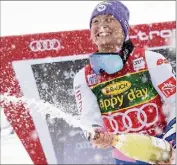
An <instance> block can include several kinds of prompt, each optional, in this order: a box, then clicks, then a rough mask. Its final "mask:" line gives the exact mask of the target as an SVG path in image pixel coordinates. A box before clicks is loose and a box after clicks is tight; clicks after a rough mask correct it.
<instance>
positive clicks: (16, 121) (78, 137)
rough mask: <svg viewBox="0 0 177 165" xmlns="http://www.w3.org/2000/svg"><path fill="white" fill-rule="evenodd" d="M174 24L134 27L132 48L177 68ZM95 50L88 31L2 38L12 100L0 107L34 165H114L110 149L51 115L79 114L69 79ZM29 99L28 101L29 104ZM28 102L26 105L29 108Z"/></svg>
mask: <svg viewBox="0 0 177 165" xmlns="http://www.w3.org/2000/svg"><path fill="white" fill-rule="evenodd" d="M175 32H176V24H175V22H162V23H154V24H143V25H135V26H131V28H130V33H129V35H130V39H131V40H132V42H133V43H134V45H135V46H139V47H144V48H146V49H149V50H152V51H156V52H159V53H161V54H162V55H164V56H165V57H166V58H167V59H168V60H169V62H170V63H171V65H172V67H173V68H174V70H176V47H175ZM96 50H97V49H96V46H95V45H93V43H92V41H91V40H90V32H89V30H80V31H67V32H55V33H44V34H32V35H22V36H8V37H1V49H0V53H1V55H0V57H1V72H0V77H1V80H0V89H1V95H4V96H7V95H10V96H15V98H20V97H22V98H25V99H26V100H27V102H26V104H27V105H28V106H26V104H24V103H23V102H20V101H19V102H18V101H17V100H18V99H16V103H15V99H14V102H13V101H12V102H11V103H10V104H7V102H5V101H2V102H1V106H2V107H3V109H4V112H5V114H6V116H7V118H8V120H9V122H10V123H11V125H12V127H13V129H14V130H15V131H16V133H17V135H18V137H19V138H20V140H21V142H22V143H23V145H24V147H25V149H26V150H27V152H28V154H29V156H30V157H31V159H32V161H33V162H34V164H103V163H104V164H114V163H115V162H114V160H113V159H112V157H111V155H112V153H111V149H108V150H101V149H95V148H92V146H91V144H90V143H89V142H88V141H87V140H86V139H85V137H84V135H83V132H82V130H81V129H80V128H73V127H71V126H70V125H69V124H68V123H67V122H66V121H65V120H63V119H62V118H60V117H59V116H58V117H57V115H56V116H55V117H54V118H51V114H50V112H49V113H47V114H46V116H45V117H44V115H42V112H48V109H47V108H46V107H45V106H44V105H45V104H40V100H44V101H45V102H48V103H50V104H52V105H54V106H55V107H57V108H53V110H52V111H56V114H57V111H59V112H64V113H66V114H69V115H71V116H77V115H78V110H77V108H76V103H75V98H74V95H73V78H74V76H75V74H76V73H77V72H78V71H79V70H80V69H81V68H83V67H84V66H85V65H86V64H87V63H88V56H89V54H91V53H93V52H95V51H96ZM30 100H31V101H30ZM29 103H30V104H29Z"/></svg>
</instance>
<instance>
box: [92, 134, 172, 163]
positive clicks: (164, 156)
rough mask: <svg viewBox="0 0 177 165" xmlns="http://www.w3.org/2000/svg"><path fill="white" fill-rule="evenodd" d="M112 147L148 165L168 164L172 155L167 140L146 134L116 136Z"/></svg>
mask: <svg viewBox="0 0 177 165" xmlns="http://www.w3.org/2000/svg"><path fill="white" fill-rule="evenodd" d="M96 134H97V133H96ZM95 137H96V138H98V137H99V134H97V135H96V136H95ZM112 146H113V147H115V148H117V149H118V150H119V151H120V152H122V153H123V154H125V155H126V156H128V157H130V158H133V159H135V160H140V161H144V162H147V163H158V162H161V161H163V162H168V161H169V159H170V157H171V155H172V148H171V145H170V144H169V143H168V142H167V141H166V140H163V139H160V138H156V137H152V136H149V135H144V134H136V133H127V134H120V135H114V137H113V141H112Z"/></svg>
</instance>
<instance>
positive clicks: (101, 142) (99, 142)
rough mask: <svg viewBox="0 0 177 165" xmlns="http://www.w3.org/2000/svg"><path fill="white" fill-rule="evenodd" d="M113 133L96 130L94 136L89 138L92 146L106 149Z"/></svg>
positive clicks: (109, 144)
mask: <svg viewBox="0 0 177 165" xmlns="http://www.w3.org/2000/svg"><path fill="white" fill-rule="evenodd" d="M112 141H113V135H112V134H111V133H108V132H96V133H95V137H94V138H92V139H90V142H91V143H92V145H93V147H96V148H101V149H107V148H109V147H111V146H112Z"/></svg>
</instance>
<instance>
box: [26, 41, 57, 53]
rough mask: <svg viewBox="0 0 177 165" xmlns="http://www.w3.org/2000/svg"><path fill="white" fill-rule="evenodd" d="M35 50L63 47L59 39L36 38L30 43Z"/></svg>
mask: <svg viewBox="0 0 177 165" xmlns="http://www.w3.org/2000/svg"><path fill="white" fill-rule="evenodd" d="M29 47H30V49H31V50H32V51H33V52H38V51H46V50H59V49H61V44H60V41H59V40H57V39H51V40H50V39H46V40H35V41H32V42H31V43H30V45H29Z"/></svg>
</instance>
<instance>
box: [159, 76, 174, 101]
mask: <svg viewBox="0 0 177 165" xmlns="http://www.w3.org/2000/svg"><path fill="white" fill-rule="evenodd" d="M158 88H159V89H160V90H161V92H162V93H163V94H164V96H165V97H166V98H168V97H170V96H172V95H173V94H175V93H176V80H175V79H174V77H170V78H169V79H168V80H166V81H165V82H163V83H162V84H160V85H158Z"/></svg>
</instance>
